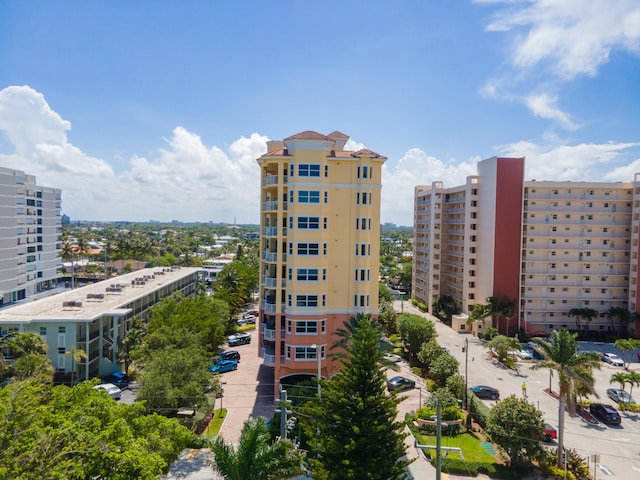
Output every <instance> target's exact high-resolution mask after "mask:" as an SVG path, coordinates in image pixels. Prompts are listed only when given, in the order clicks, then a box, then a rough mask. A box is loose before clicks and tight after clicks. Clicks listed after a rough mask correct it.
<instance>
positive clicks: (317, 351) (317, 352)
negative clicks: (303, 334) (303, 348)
mask: <svg viewBox="0 0 640 480" xmlns="http://www.w3.org/2000/svg"><path fill="white" fill-rule="evenodd" d="M311 348H315V349H316V358H317V359H318V398H322V390H321V387H320V362H321V360H322V358H321V356H320V345H318V344H315V343H314V344H313V345H311Z"/></svg>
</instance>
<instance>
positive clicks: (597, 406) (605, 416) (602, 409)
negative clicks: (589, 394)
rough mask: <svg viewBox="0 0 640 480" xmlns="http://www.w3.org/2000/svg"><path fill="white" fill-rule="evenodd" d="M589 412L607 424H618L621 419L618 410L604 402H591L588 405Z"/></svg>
mask: <svg viewBox="0 0 640 480" xmlns="http://www.w3.org/2000/svg"><path fill="white" fill-rule="evenodd" d="M589 412H590V413H591V415H593V416H594V417H596V418H597V419H598V420H600V421H601V422H602V423H605V424H607V425H620V423H621V422H622V419H621V418H620V414H619V413H618V411H617V410H616V409H615V408H613V407H612V406H610V405H605V404H604V403H592V404H591V405H589Z"/></svg>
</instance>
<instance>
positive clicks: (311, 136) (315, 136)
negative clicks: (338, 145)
mask: <svg viewBox="0 0 640 480" xmlns="http://www.w3.org/2000/svg"><path fill="white" fill-rule="evenodd" d="M294 139H296V140H328V141H330V142H333V141H334V140H333V139H332V138H330V137H327V136H326V135H322V134H321V133H318V132H314V131H312V130H306V131H304V132H300V133H296V134H295V135H291V136H290V137H287V138H285V139H284V140H285V142H286V141H287V140H294Z"/></svg>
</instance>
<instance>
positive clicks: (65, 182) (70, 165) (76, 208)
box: [0, 86, 267, 223]
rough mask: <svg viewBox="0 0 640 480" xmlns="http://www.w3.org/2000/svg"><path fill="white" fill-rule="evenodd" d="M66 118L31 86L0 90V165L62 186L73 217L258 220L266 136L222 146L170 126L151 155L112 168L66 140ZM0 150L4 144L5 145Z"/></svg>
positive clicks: (42, 182) (43, 182) (66, 208)
mask: <svg viewBox="0 0 640 480" xmlns="http://www.w3.org/2000/svg"><path fill="white" fill-rule="evenodd" d="M70 129H71V124H70V122H68V121H65V120H63V119H62V118H61V117H60V116H59V115H58V114H57V113H56V112H54V111H53V110H52V109H51V108H50V107H49V105H48V104H47V102H46V100H45V99H44V96H43V95H42V94H40V93H38V92H36V91H35V90H33V89H32V88H30V87H27V86H24V87H7V88H5V89H4V90H1V91H0V131H3V132H4V133H5V137H6V139H7V140H8V141H9V142H10V144H11V145H12V146H13V148H14V152H13V153H10V154H4V155H0V165H1V166H3V167H7V168H15V169H19V170H24V171H25V172H27V173H29V174H31V175H35V176H36V181H37V183H38V184H40V185H46V186H50V187H56V188H61V189H62V199H63V202H62V210H63V212H64V213H67V214H68V215H70V216H71V217H72V218H75V219H105V220H123V219H124V220H138V221H143V220H149V219H157V220H171V219H180V220H185V221H207V220H215V221H226V222H233V221H234V218H236V217H237V220H238V222H241V223H257V222H258V220H259V218H258V217H259V213H258V212H259V204H258V202H259V191H260V186H259V182H260V169H259V167H258V165H257V164H256V162H255V159H256V158H257V157H259V156H260V155H261V154H262V153H264V152H265V151H266V141H267V137H264V136H261V135H258V134H255V133H254V134H252V135H251V136H250V137H248V138H245V137H241V138H240V139H238V140H236V141H235V142H233V143H232V144H231V145H230V147H229V150H228V152H224V151H222V150H221V149H219V148H217V147H208V146H205V145H204V144H203V142H202V139H201V138H200V137H199V136H198V135H196V134H194V133H191V132H189V131H187V130H186V129H185V128H183V127H176V128H175V129H174V131H173V132H172V135H171V137H170V138H168V139H167V140H166V143H167V145H166V147H165V148H161V149H159V150H158V151H157V153H156V155H154V156H153V157H152V158H145V157H140V156H133V157H132V158H131V159H130V160H129V162H128V166H127V167H126V168H125V170H124V171H123V172H122V173H120V174H116V173H114V171H113V169H112V168H111V166H110V165H109V164H108V163H107V162H106V161H104V160H101V159H98V158H94V157H91V156H90V155H87V154H86V153H84V152H82V151H81V150H80V149H79V148H78V147H76V146H75V145H72V144H71V143H69V142H68V140H67V135H66V132H67V131H68V130H70ZM5 150H6V149H5Z"/></svg>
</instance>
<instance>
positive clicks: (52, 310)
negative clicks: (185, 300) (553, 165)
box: [0, 267, 203, 381]
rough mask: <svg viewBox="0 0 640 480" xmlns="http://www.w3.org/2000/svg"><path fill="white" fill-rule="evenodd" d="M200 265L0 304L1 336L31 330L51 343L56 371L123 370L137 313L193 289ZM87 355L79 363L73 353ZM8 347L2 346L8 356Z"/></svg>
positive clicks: (83, 375)
mask: <svg viewBox="0 0 640 480" xmlns="http://www.w3.org/2000/svg"><path fill="white" fill-rule="evenodd" d="M202 276H203V272H202V271H201V269H199V268H189V267H167V268H146V269H143V270H138V271H135V272H132V273H129V274H126V275H121V276H119V277H114V278H112V279H109V280H103V281H102V282H97V283H93V284H90V285H87V286H85V287H82V288H77V289H74V290H69V291H67V292H64V293H60V294H58V295H51V296H48V297H46V298H40V299H38V300H34V301H32V302H26V303H22V304H19V305H14V306H10V307H7V308H4V309H2V310H0V336H3V335H7V334H9V333H12V332H33V333H37V334H38V335H40V336H41V337H42V339H43V340H44V341H45V343H46V344H47V345H48V347H49V348H48V350H47V356H48V357H49V360H51V363H52V364H53V366H54V368H55V369H56V372H57V373H58V374H67V375H68V374H70V373H71V371H72V369H75V372H74V377H75V379H76V380H78V381H79V380H86V379H88V378H92V377H95V376H102V375H105V374H109V373H113V372H116V371H120V368H121V367H120V364H119V363H118V354H119V350H120V348H121V347H122V340H123V339H124V337H125V335H126V333H127V332H128V330H129V327H130V324H131V320H132V319H133V317H134V316H137V317H139V318H140V319H141V320H146V319H147V316H148V310H149V308H151V307H153V306H154V305H156V304H157V303H158V302H160V301H161V300H162V299H163V298H166V297H168V296H170V295H173V294H174V293H178V292H179V293H181V294H183V295H184V296H191V295H195V293H196V292H197V287H198V282H199V281H200V280H201V278H202ZM72 348H76V349H82V350H83V351H84V352H85V353H86V354H87V355H88V358H87V359H86V360H85V361H82V362H80V363H79V364H76V363H74V362H73V360H72V357H71V355H70V353H71V352H72ZM7 353H8V352H7V351H4V352H1V351H0V354H5V358H6V360H7V361H9V362H10V361H11V358H9V357H6V354H7Z"/></svg>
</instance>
